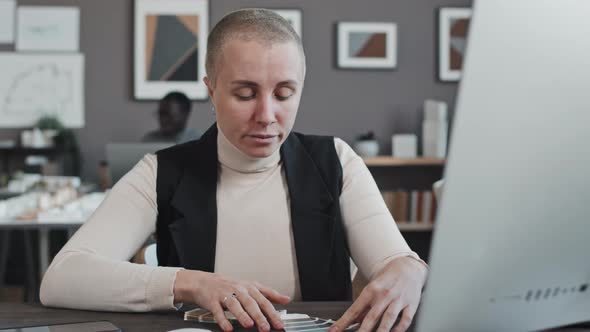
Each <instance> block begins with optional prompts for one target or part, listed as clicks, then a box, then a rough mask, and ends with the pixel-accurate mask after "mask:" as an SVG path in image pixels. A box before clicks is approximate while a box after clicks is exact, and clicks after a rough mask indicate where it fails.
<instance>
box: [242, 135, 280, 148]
mask: <svg viewBox="0 0 590 332" xmlns="http://www.w3.org/2000/svg"><path fill="white" fill-rule="evenodd" d="M248 137H249V138H250V139H252V140H253V141H254V142H255V143H256V144H262V145H266V144H272V142H273V141H274V139H275V138H276V137H278V135H269V134H250V135H248Z"/></svg>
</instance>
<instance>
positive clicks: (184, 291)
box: [174, 270, 291, 332]
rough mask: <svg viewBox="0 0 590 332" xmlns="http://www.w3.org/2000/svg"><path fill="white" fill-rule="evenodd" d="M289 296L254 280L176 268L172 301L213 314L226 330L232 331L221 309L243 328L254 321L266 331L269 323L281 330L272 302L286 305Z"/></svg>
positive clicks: (249, 326) (280, 323) (260, 328)
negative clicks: (233, 278)
mask: <svg viewBox="0 0 590 332" xmlns="http://www.w3.org/2000/svg"><path fill="white" fill-rule="evenodd" d="M290 301H291V299H290V298H289V297H288V296H285V295H281V294H280V293H279V292H277V291H276V290H274V289H271V288H268V287H266V286H263V285H261V284H259V283H257V282H249V281H241V280H232V279H228V278H224V277H222V276H220V275H218V274H215V273H208V272H202V271H195V270H179V271H178V272H177V274H176V280H175V282H174V302H175V303H178V302H187V303H189V302H190V303H195V304H197V305H198V306H200V307H201V308H204V309H207V310H209V311H211V312H212V313H213V316H214V317H215V320H216V321H217V323H218V324H219V326H220V327H221V329H222V330H223V331H225V332H229V331H232V330H233V327H232V325H231V323H230V322H229V320H228V319H227V318H226V317H225V314H224V310H225V309H227V310H229V311H230V312H231V313H232V314H233V315H234V316H236V318H237V319H238V321H239V322H240V324H241V325H242V326H243V327H245V328H251V327H253V326H254V324H256V326H257V327H258V331H260V332H268V331H270V329H271V325H269V321H270V324H272V327H273V328H274V329H277V330H282V329H283V322H282V320H281V318H280V316H279V313H278V312H277V310H276V309H275V308H274V306H273V304H272V303H278V304H287V303H289V302H290Z"/></svg>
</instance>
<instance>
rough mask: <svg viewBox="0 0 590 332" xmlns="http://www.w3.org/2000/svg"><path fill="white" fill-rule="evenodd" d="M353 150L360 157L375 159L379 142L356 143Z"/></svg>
mask: <svg viewBox="0 0 590 332" xmlns="http://www.w3.org/2000/svg"><path fill="white" fill-rule="evenodd" d="M353 149H354V151H355V152H356V153H357V154H358V155H359V156H361V157H365V158H368V157H375V156H377V155H378V154H379V142H377V141H376V140H370V141H356V142H354V145H353Z"/></svg>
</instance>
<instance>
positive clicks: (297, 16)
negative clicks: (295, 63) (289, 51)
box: [268, 8, 303, 40]
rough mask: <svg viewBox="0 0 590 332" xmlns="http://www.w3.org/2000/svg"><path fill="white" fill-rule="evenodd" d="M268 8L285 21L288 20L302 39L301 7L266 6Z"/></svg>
mask: <svg viewBox="0 0 590 332" xmlns="http://www.w3.org/2000/svg"><path fill="white" fill-rule="evenodd" d="M268 9H270V10H272V11H273V12H275V13H277V14H279V15H281V16H282V17H284V18H285V19H286V20H287V21H289V23H291V25H292V26H293V29H295V31H296V32H297V33H298V34H299V38H301V39H302V40H303V25H302V16H303V15H302V13H301V9H283V8H281V9H273V8H268Z"/></svg>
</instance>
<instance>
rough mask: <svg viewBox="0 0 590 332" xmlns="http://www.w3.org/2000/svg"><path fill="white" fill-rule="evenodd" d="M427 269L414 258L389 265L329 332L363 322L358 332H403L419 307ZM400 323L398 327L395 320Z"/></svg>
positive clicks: (407, 258) (403, 258)
mask: <svg viewBox="0 0 590 332" xmlns="http://www.w3.org/2000/svg"><path fill="white" fill-rule="evenodd" d="M426 275H427V269H426V266H424V265H423V264H421V263H420V262H419V261H418V260H416V259H414V258H411V257H399V258H396V259H394V260H392V261H391V262H389V263H388V264H387V265H385V267H384V268H383V269H381V271H380V272H378V274H377V275H376V276H375V277H374V278H373V280H372V281H371V282H369V284H368V285H367V286H366V287H365V288H364V289H363V291H362V292H361V294H360V296H359V297H358V298H357V300H356V301H355V302H354V303H353V304H352V306H350V308H348V310H347V311H346V312H345V313H344V315H342V317H341V318H340V319H339V320H338V321H337V322H336V323H334V325H333V326H332V327H331V328H330V329H329V331H328V332H339V331H343V330H345V329H346V328H347V327H348V326H349V325H351V324H353V323H355V322H361V321H362V323H361V326H360V328H359V330H358V332H370V331H373V330H374V329H375V327H376V325H377V323H379V320H381V324H380V325H379V327H378V329H377V332H389V331H391V330H392V328H393V331H394V332H404V331H406V330H407V328H408V327H409V326H410V324H411V323H412V320H413V319H414V314H415V313H416V310H417V309H418V304H419V303H420V296H421V294H422V287H423V286H424V283H425V282H426ZM398 317H399V321H398V322H397V324H396V325H395V326H394V323H396V320H398Z"/></svg>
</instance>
